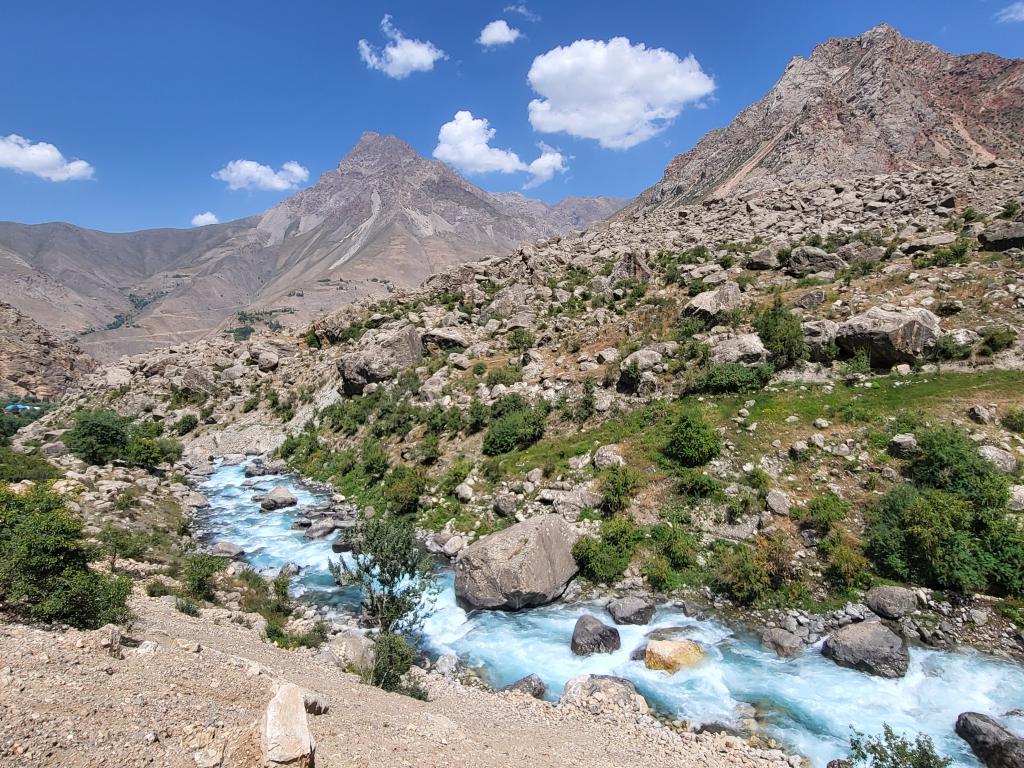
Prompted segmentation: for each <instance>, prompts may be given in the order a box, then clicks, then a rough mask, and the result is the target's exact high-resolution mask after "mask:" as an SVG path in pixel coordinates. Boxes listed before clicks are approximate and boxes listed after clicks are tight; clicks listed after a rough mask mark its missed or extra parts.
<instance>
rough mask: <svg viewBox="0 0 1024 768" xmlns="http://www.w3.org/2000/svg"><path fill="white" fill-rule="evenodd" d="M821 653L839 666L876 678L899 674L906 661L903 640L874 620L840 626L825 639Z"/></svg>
mask: <svg viewBox="0 0 1024 768" xmlns="http://www.w3.org/2000/svg"><path fill="white" fill-rule="evenodd" d="M821 652H822V654H823V655H824V656H825V657H826V658H829V659H832V661H834V662H835V663H836V664H838V665H839V666H841V667H849V668H850V669H856V670H859V671H861V672H867V673H868V674H869V675H877V676H878V677H890V678H891V677H903V676H904V675H905V674H907V667H908V666H909V664H910V654H909V652H908V651H907V641H906V640H905V639H904V638H902V637H900V636H899V635H897V634H896V633H895V632H893V631H892V630H891V629H889V628H888V627H886V626H885V625H884V624H882V623H881V622H878V621H863V622H860V623H857V624H848V625H847V626H845V627H841V628H840V629H839V630H837V631H836V632H835V633H834V634H832V635H830V636H829V637H828V638H826V639H825V642H824V644H823V645H822V647H821Z"/></svg>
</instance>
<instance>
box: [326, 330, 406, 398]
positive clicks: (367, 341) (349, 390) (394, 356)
mask: <svg viewBox="0 0 1024 768" xmlns="http://www.w3.org/2000/svg"><path fill="white" fill-rule="evenodd" d="M360 344H361V349H359V350H358V351H356V352H350V353H348V354H347V355H343V356H342V358H341V359H340V360H339V361H338V372H339V373H340V374H341V378H342V386H343V387H344V390H345V393H346V394H349V395H353V394H360V393H362V391H363V389H365V387H366V385H367V384H371V383H375V382H380V381H385V380H387V379H390V378H391V377H392V376H394V375H395V374H396V373H399V372H400V371H403V370H405V369H406V368H411V367H412V366H414V365H416V364H417V363H418V362H419V361H420V360H421V359H423V343H422V342H421V341H420V335H419V332H418V331H417V330H416V328H415V327H414V326H412V325H407V326H405V327H403V328H399V329H398V330H395V331H389V332H377V333H374V334H373V335H372V336H371V335H370V334H366V335H365V336H363V338H362V339H361V341H360Z"/></svg>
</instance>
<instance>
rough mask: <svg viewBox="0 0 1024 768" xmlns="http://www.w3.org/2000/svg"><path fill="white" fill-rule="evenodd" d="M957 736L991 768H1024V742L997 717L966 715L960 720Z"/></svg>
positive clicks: (976, 713) (977, 714)
mask: <svg viewBox="0 0 1024 768" xmlns="http://www.w3.org/2000/svg"><path fill="white" fill-rule="evenodd" d="M956 734H957V736H959V737H960V738H961V739H963V740H964V741H966V742H967V743H968V744H970V745H971V751H972V752H974V754H975V755H977V757H978V759H979V760H981V762H983V763H984V764H985V765H987V766H988V768H1024V739H1022V738H1021V737H1020V736H1017V735H1015V734H1013V733H1011V732H1010V731H1009V730H1007V728H1006V727H1005V726H1004V725H1002V723H1000V722H999V721H998V720H996V719H995V718H992V717H989V716H988V715H982V714H980V713H978V712H964V713H962V714H961V715H960V716H959V717H958V718H957V719H956Z"/></svg>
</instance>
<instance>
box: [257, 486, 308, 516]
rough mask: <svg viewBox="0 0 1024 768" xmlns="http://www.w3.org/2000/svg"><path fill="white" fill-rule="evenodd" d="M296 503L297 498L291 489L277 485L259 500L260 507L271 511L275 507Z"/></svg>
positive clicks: (289, 505)
mask: <svg viewBox="0 0 1024 768" xmlns="http://www.w3.org/2000/svg"><path fill="white" fill-rule="evenodd" d="M298 503H299V500H298V499H296V498H295V496H294V495H293V494H292V493H291V491H289V490H288V489H287V488H285V487H284V486H281V485H279V486H277V487H276V488H275V489H274V490H272V491H271V492H270V493H268V494H267V495H266V496H265V497H264V498H263V501H261V502H260V508H261V509H263V510H264V511H266V512H273V511H274V510H275V509H284V508H285V507H294V506H295V505H296V504H298Z"/></svg>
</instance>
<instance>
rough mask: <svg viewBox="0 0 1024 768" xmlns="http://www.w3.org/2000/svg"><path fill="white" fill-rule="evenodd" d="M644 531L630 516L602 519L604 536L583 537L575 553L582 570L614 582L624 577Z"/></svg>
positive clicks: (601, 580)
mask: <svg viewBox="0 0 1024 768" xmlns="http://www.w3.org/2000/svg"><path fill="white" fill-rule="evenodd" d="M642 535H643V534H642V532H641V531H640V529H639V528H638V527H637V525H636V523H634V522H633V521H632V520H630V519H629V518H625V517H616V518H613V519H611V520H605V521H604V522H603V523H601V539H600V540H598V539H595V538H593V537H592V536H584V537H582V538H580V539H579V540H578V541H577V542H576V544H575V545H573V548H572V556H573V557H574V558H575V559H576V564H577V565H578V566H579V568H580V573H581V574H582V575H583V576H584V577H585V578H587V579H590V581H593V582H598V583H601V584H611V583H612V582H615V581H617V580H618V579H620V578H621V577H622V574H623V573H625V571H626V568H627V567H628V566H629V561H630V560H632V559H633V553H634V552H635V551H636V546H637V544H638V543H639V542H640V539H641V537H642Z"/></svg>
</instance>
